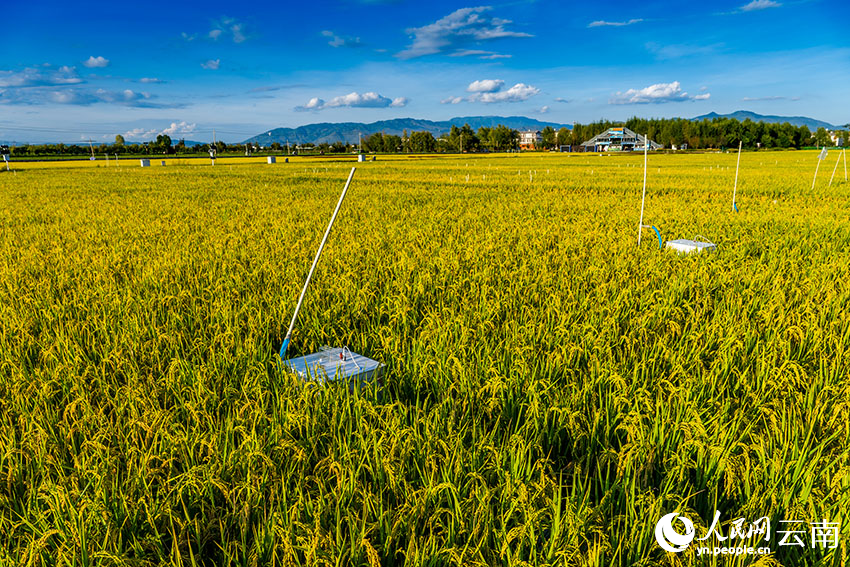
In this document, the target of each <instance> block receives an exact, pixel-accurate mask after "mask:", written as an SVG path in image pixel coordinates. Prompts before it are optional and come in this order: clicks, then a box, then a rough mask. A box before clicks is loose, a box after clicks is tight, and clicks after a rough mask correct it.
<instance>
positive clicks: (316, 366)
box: [283, 347, 386, 388]
mask: <svg viewBox="0 0 850 567" xmlns="http://www.w3.org/2000/svg"><path fill="white" fill-rule="evenodd" d="M283 364H284V365H285V366H286V367H287V368H289V370H291V371H292V372H295V373H296V374H297V375H298V377H299V378H301V379H302V380H310V381H315V382H318V383H320V384H323V383H325V382H327V381H334V380H345V381H346V382H348V384H349V386H350V387H352V388H353V387H354V384H355V383H357V382H359V383H360V385H361V386H364V385H366V384H369V383H371V382H372V381H373V380H377V379H378V378H380V376H381V374H383V371H384V368H385V367H386V366H385V365H384V364H383V363H380V362H378V361H377V360H372V359H371V358H367V357H365V356H363V355H362V354H357V353H356V352H351V351H350V350H348V348H346V347H342V348H340V347H322V348H321V350H319V352H315V353H313V354H308V355H305V356H299V357H298V358H290V359H287V360H284V361H283Z"/></svg>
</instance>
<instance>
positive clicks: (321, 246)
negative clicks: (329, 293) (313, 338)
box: [280, 167, 357, 360]
mask: <svg viewBox="0 0 850 567" xmlns="http://www.w3.org/2000/svg"><path fill="white" fill-rule="evenodd" d="M356 169H357V168H356V167H352V168H351V173H349V174H348V181H346V182H345V187H343V188H342V195H340V196H339V202H337V204H336V209H334V214H333V215H332V216H331V222H330V223H328V228H326V229H325V235H324V236H323V237H322V242H321V244H319V249H318V250H317V251H316V257H315V258H313V265H312V266H310V273H308V274H307V281H305V282H304V288H303V289H302V290H301V296H300V297H299V298H298V304H297V305H295V313H293V314H292V321H291V322H290V323H289V329H288V330H287V331H286V337H284V339H283V344H282V345H281V346H280V358H282V359H284V360H285V359H286V350H287V349H288V348H289V338H290V337H291V336H292V329H293V328H294V327H295V320H296V319H298V311H299V310H300V309H301V303H302V302H303V301H304V296H305V295H306V294H307V288H308V287H309V286H310V279H311V278H312V277H313V271H314V270H315V269H316V264H318V263H319V258H320V257H321V255H322V250H323V249H324V248H325V242H327V241H328V235H329V234H330V233H331V227H332V226H333V225H334V221H335V220H336V215H337V213H339V208H340V207H341V206H342V200H343V199H345V193H346V192H347V191H348V186H349V185H351V178H352V177H354V170H356Z"/></svg>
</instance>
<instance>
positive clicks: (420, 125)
mask: <svg viewBox="0 0 850 567" xmlns="http://www.w3.org/2000/svg"><path fill="white" fill-rule="evenodd" d="M464 124H469V126H470V128H472V129H473V130H478V129H479V128H480V127H482V126H486V127H488V128H492V127H493V126H498V125H499V124H501V125H503V126H507V127H508V128H513V129H515V130H542V129H543V128H545V127H546V126H551V127H552V128H554V129H556V130H558V129H560V128H563V127H566V128H572V125H570V124H558V123H556V122H543V121H540V120H536V119H534V118H527V117H525V116H459V117H456V118H451V119H449V120H443V121H439V122H435V121H433V120H420V119H416V118H396V119H394V120H381V121H379V122H372V123H371V124H364V123H362V122H338V123H331V122H322V123H319V124H307V125H306V126H299V127H298V128H275V129H274V130H267V131H266V132H263V133H262V134H257V135H256V136H253V137H251V138H248V139H247V140H245V141H244V142H243V143H252V144H259V145H261V146H268V145H270V144H273V143H274V142H278V143H280V144H284V145H285V144H286V143H287V142H288V143H290V144H321V143H322V142H327V143H329V144H332V143H334V142H339V141H342V142H347V143H349V144H356V143H357V142H358V138H359V136H360V134H362V135H363V137H364V138H365V137H366V136H368V135H369V134H374V133H375V132H383V133H384V134H392V135H395V136H401V134H402V133H403V132H404V131H405V130H407V132H408V133H410V132H423V131H427V132H431V134H433V135H434V136H435V137H436V136H440V135H441V134H444V133H446V132H448V131H449V130H451V128H452V126H457V127H459V128H460V127H462V126H463V125H464Z"/></svg>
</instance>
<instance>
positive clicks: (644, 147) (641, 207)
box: [638, 135, 649, 248]
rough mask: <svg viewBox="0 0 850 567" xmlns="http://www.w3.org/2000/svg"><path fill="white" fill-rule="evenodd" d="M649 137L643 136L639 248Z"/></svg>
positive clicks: (644, 200)
mask: <svg viewBox="0 0 850 567" xmlns="http://www.w3.org/2000/svg"><path fill="white" fill-rule="evenodd" d="M648 140H649V138H648V137H647V136H646V135H644V137H643V197H641V199H640V221H639V222H638V248H640V233H641V232H642V231H643V207H644V204H645V203H646V155H647V153H646V152H647V142H648Z"/></svg>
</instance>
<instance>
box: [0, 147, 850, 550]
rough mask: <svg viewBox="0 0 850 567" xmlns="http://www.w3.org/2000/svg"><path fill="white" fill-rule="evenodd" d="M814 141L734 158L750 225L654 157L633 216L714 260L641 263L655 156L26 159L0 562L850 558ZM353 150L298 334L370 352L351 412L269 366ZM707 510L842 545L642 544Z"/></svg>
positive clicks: (846, 344) (16, 217) (849, 310)
mask: <svg viewBox="0 0 850 567" xmlns="http://www.w3.org/2000/svg"><path fill="white" fill-rule="evenodd" d="M816 156H817V152H814V151H797V152H770V153H768V152H756V153H744V154H743V155H742V159H741V173H740V178H739V186H738V206H739V208H740V212H739V213H737V214H736V213H734V212H732V211H731V195H732V186H733V182H734V176H735V160H736V158H737V155H736V154H732V153H730V154H701V155H650V156H649V164H650V166H649V171H648V190H647V199H646V216H645V222H646V223H647V224H653V225H656V226H657V227H659V229H660V230H661V232H662V234H663V236H664V237H665V238H666V239H674V238H692V237H694V236H695V235H702V236H703V237H704V238H706V239H708V240H710V241H712V242H714V243H716V244H717V246H718V251H717V252H716V253H715V254H712V255H706V256H702V257H684V256H676V255H675V254H673V253H668V252H664V251H660V250H659V248H658V243H657V240H656V239H655V236H654V235H653V234H652V233H649V232H648V233H645V234H644V241H643V244H642V246H641V248H640V249H638V248H637V246H636V238H637V222H638V214H639V211H640V197H641V183H642V179H643V169H642V165H643V156H642V155H617V156H598V155H577V154H548V155H546V154H543V155H541V154H538V155H511V156H505V155H500V156H465V155H463V156H431V155H429V156H398V157H392V156H378V158H377V161H375V162H367V163H361V164H357V163H355V160H354V159H353V158H352V157H351V156H333V157H326V158H318V157H314V158H302V157H297V158H290V163H288V164H283V163H278V164H277V165H273V166H272V165H266V164H265V158H264V157H260V158H221V159H218V160H216V165H215V167H210V166H209V164H204V163H203V162H202V161H200V160H181V159H179V158H178V159H167V164H168V165H167V166H166V167H162V166H160V165H159V161H160V159H154V158H152V159H151V164H152V167H150V168H141V167H139V166H138V160H137V159H134V160H126V161H125V160H122V161H121V162H120V165H119V166H115V165H114V164H113V162H112V161H110V165H109V167H105V162H103V161H102V160H101V161H96V162H86V161H83V162H73V163H63V162H53V163H51V162H47V163H13V164H12V165H13V169H14V171H12V172H5V171H2V172H0V328H2V333H0V341H2V344H0V541H2V542H8V543H7V544H6V545H0V565H69V566H70V565H73V566H79V565H133V566H138V565H145V566H147V565H151V566H153V565H162V564H166V565H187V566H188V565H209V566H213V565H215V566H220V565H233V566H236V565H239V566H243V565H244V566H248V565H261V566H263V565H282V566H283V565H368V566H370V567H372V566H375V565H384V566H389V565H401V564H405V565H464V566H466V565H482V566H484V565H576V566H578V565H586V566H591V565H599V566H609V565H618V566H623V567H625V566H631V565H645V566H649V565H724V566H725V565H756V564H758V565H786V566H791V565H794V566H797V565H834V566H839V565H847V564H848V563H850V550H848V547H847V542H848V537H850V519H848V518H847V510H850V492H848V491H850V444H848V439H850V394H848V392H850V285H848V282H850V183H847V182H845V181H844V175H843V170H842V167H841V166H839V169H838V172H837V173H836V176H835V180H834V181H833V183H832V186H831V187H827V184H828V182H829V178H830V175H831V174H832V171H833V167H834V165H835V158H836V157H837V155H836V153H835V152H831V153H830V154H829V156H828V158H827V160H826V161H824V162H822V164H821V167H820V173H819V178H818V183H817V185H816V187H815V188H814V189H812V188H811V185H812V175H813V174H814V169H815V164H816ZM279 161H282V160H281V159H280V158H279ZM353 165H357V166H358V170H357V173H356V175H355V178H354V182H353V184H352V186H351V189H350V190H349V194H348V197H347V200H346V202H345V204H344V205H343V208H342V211H341V213H340V216H339V219H338V220H337V224H336V226H335V228H334V232H333V234H332V235H331V237H330V240H329V243H328V246H327V248H326V250H325V254H324V256H323V259H322V263H321V264H320V265H319V267H318V269H317V272H316V275H315V277H314V280H313V285H312V288H311V290H310V293H309V295H308V297H307V300H306V302H305V304H304V308H303V309H302V311H301V315H300V319H299V324H298V326H297V329H296V332H295V334H294V337H293V342H292V344H291V346H290V355H291V356H298V355H301V354H306V353H309V352H314V351H315V350H317V349H318V348H319V347H320V346H322V345H325V344H329V345H335V346H341V345H347V346H349V347H350V348H351V349H352V350H354V351H356V352H359V353H362V354H364V355H367V356H369V357H371V358H375V359H377V360H380V361H382V362H384V363H385V364H386V365H387V370H388V371H387V373H386V375H385V379H384V386H383V387H382V388H381V389H380V390H377V389H367V390H365V391H362V392H359V391H358V392H354V393H349V392H348V390H347V388H345V387H344V386H343V385H339V384H337V385H332V386H330V387H326V388H317V387H304V386H302V385H301V384H299V383H298V382H297V380H295V379H293V378H292V377H291V376H289V375H287V374H285V373H282V372H281V371H280V370H279V366H278V360H279V359H278V357H277V350H278V348H279V347H280V342H281V340H282V337H283V335H284V334H285V332H286V326H287V325H288V322H289V318H290V317H291V314H292V309H294V306H295V302H296V299H297V297H298V293H299V291H300V286H301V285H302V283H303V279H304V277H305V276H306V273H307V270H308V268H309V266H310V262H311V260H312V257H313V254H314V253H315V249H316V247H317V245H318V242H319V240H320V238H321V234H322V231H323V230H324V228H325V225H326V223H327V221H328V219H329V217H330V214H331V212H332V210H333V206H334V204H335V203H336V199H337V198H338V195H339V191H340V190H341V188H342V184H343V183H344V181H345V178H346V176H347V174H348V171H349V169H350V168H351V167H352V166H353ZM715 510H720V511H721V514H722V515H721V522H722V526H721V529H722V532H723V533H724V534H726V533H728V531H729V529H730V522H731V521H732V520H734V519H735V518H738V517H746V518H748V519H749V520H750V521H752V520H755V519H757V518H759V517H762V516H767V517H768V518H770V520H771V523H772V525H773V526H774V527H776V526H779V525H780V524H779V522H780V520H801V521H803V522H804V523H806V524H807V525H808V523H810V522H813V521H816V520H821V519H828V520H830V521H832V522H839V523H840V538H839V541H838V545H837V546H836V547H834V548H831V549H824V548H823V547H812V546H811V545H807V546H806V547H804V548H799V547H787V546H779V545H778V543H779V542H778V541H777V540H778V538H772V539H771V540H770V541H769V542H766V543H765V544H763V545H769V546H771V547H772V551H771V553H770V554H769V555H767V556H747V555H742V556H738V557H728V556H717V557H708V556H698V555H697V550H696V546H695V545H692V546H690V547H688V549H687V550H685V551H683V552H681V553H678V554H674V553H667V552H665V551H664V550H662V549H661V548H660V547H659V545H658V544H657V543H656V539H655V535H654V530H655V526H656V522H658V520H659V518H661V517H662V516H663V515H665V514H667V513H669V512H674V511H678V512H680V513H683V514H685V515H687V516H688V517H689V518H691V519H692V520H693V521H694V523H695V524H696V526H697V532H698V534H700V535H701V534H703V533H704V532H705V530H706V529H707V527H708V525H709V524H710V523H711V521H712V519H713V516H714V513H715ZM783 529H784V528H783ZM806 529H807V528H806ZM806 533H807V534H808V532H806ZM809 535H811V534H809ZM810 539H811V538H808V539H806V543H807V544H809V543H810Z"/></svg>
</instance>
